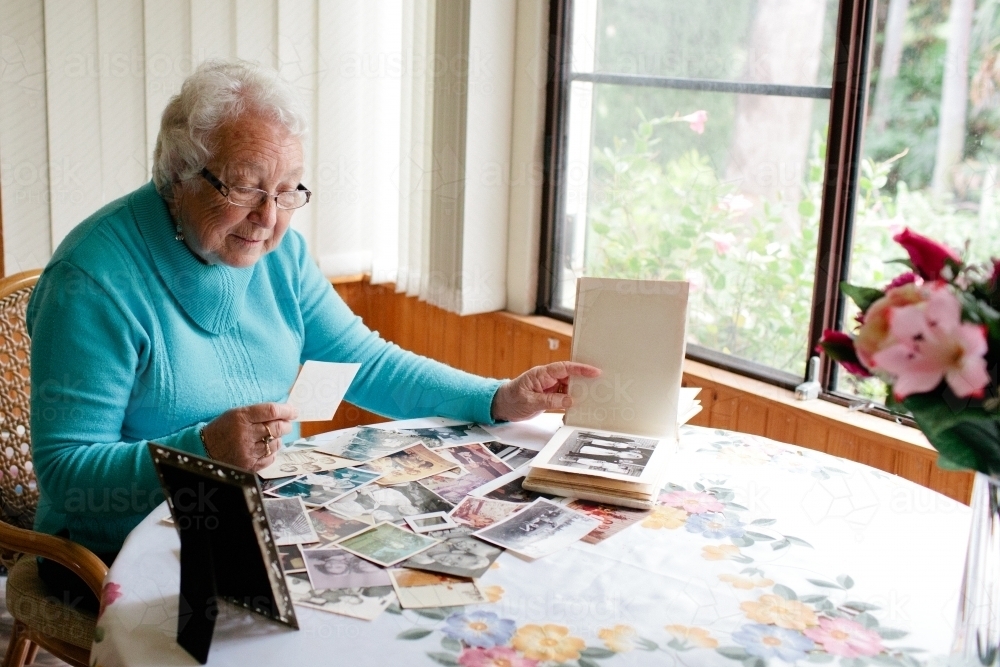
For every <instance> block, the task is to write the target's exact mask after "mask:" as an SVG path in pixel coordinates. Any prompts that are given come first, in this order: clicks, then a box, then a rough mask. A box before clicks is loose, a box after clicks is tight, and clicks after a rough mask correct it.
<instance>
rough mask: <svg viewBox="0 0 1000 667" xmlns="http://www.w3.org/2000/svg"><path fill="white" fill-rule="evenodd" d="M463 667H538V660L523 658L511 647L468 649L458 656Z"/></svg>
mask: <svg viewBox="0 0 1000 667" xmlns="http://www.w3.org/2000/svg"><path fill="white" fill-rule="evenodd" d="M458 664H460V665H462V667H536V665H538V661H537V660H531V659H529V658H522V657H521V656H519V655H518V654H517V651H515V650H514V649H512V648H510V647H509V646H494V647H493V648H467V649H465V650H464V651H462V655H460V656H458Z"/></svg>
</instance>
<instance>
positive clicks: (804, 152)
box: [539, 0, 1000, 399]
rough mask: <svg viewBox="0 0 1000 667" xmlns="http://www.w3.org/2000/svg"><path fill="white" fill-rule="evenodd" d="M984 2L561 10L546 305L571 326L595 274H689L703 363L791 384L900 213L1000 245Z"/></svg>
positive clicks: (864, 0) (990, 45)
mask: <svg viewBox="0 0 1000 667" xmlns="http://www.w3.org/2000/svg"><path fill="white" fill-rule="evenodd" d="M973 2H974V0H952V2H951V3H950V7H951V12H949V5H947V4H944V3H941V2H939V1H937V0H889V2H887V3H877V6H876V3H875V2H873V1H872V0H769V1H768V2H762V1H759V0H704V1H703V2H700V3H690V2H681V1H680V0H576V1H575V2H563V1H560V0H556V1H555V2H554V3H553V5H554V6H553V11H552V26H553V27H552V32H553V34H552V38H553V48H552V52H553V53H554V54H555V57H554V60H553V62H552V69H551V74H552V76H551V77H550V79H551V84H550V86H551V87H550V105H549V119H548V120H549V128H548V132H549V137H550V139H551V141H550V144H549V148H550V153H549V155H548V156H547V157H548V164H547V169H548V179H549V180H548V181H547V184H546V199H545V201H546V206H547V211H546V212H547V220H546V224H547V228H546V230H545V234H544V236H543V241H542V247H543V252H542V257H541V258H542V262H543V266H542V270H541V272H540V275H542V276H543V280H542V281H541V284H540V286H539V297H540V298H539V302H540V304H542V310H543V311H544V312H545V313H546V314H549V315H553V316H556V317H562V318H564V319H569V318H571V317H572V312H573V307H574V296H575V295H574V291H575V288H574V283H575V280H576V278H577V277H578V276H580V275H600V276H611V277H627V278H651V279H686V280H689V281H690V282H691V300H690V306H689V315H688V317H689V320H688V342H689V348H688V349H689V354H690V355H691V356H692V357H694V358H698V359H701V360H703V361H707V362H709V363H712V364H715V365H720V366H723V367H727V368H732V369H734V370H737V371H741V372H744V373H747V374H750V375H753V376H756V377H760V378H763V379H767V380H770V381H772V382H775V383H778V384H781V385H784V386H792V385H794V384H797V383H799V382H801V381H802V378H803V376H804V373H805V368H806V365H807V361H808V358H809V356H810V355H811V354H812V352H811V350H812V349H813V348H814V347H815V344H816V342H817V341H818V339H819V336H820V334H821V332H822V330H823V329H824V328H835V327H838V326H839V325H840V323H841V322H842V321H843V319H844V318H845V317H851V316H852V313H851V312H850V310H849V308H848V307H847V305H846V304H845V302H844V300H843V299H841V298H840V296H839V287H838V285H839V282H840V280H841V279H847V278H848V277H849V278H850V279H851V280H853V281H858V282H863V283H866V284H879V283H880V282H882V281H888V280H889V279H890V278H891V277H892V276H893V275H894V274H895V273H896V272H898V271H899V270H900V269H899V268H898V265H894V264H886V263H885V261H886V260H889V259H891V258H893V257H896V256H898V255H899V254H900V251H899V250H898V248H897V247H894V244H893V243H892V242H891V236H892V235H893V233H895V232H896V231H898V230H899V229H901V228H902V226H903V225H909V226H910V227H912V228H913V229H915V230H916V231H919V232H921V233H925V234H928V235H935V236H937V237H942V238H946V239H948V240H949V241H952V242H953V243H956V245H957V244H958V242H959V241H960V240H961V239H963V238H965V237H974V238H975V240H974V243H975V244H976V246H977V251H976V252H977V254H975V256H976V257H979V258H986V257H988V256H991V255H997V256H1000V234H997V231H998V227H1000V224H998V220H997V214H996V206H995V205H994V204H993V194H992V193H993V189H994V183H995V181H996V170H995V167H991V166H989V165H990V164H992V162H995V160H992V161H991V159H990V157H989V156H990V155H993V156H995V155H996V150H997V145H996V143H994V142H995V141H996V139H994V138H993V137H997V138H1000V122H998V120H997V116H998V114H997V113H996V111H997V109H998V106H997V98H998V97H1000V93H998V92H997V91H998V90H1000V60H998V59H997V57H996V56H995V55H992V54H993V51H995V50H996V46H997V41H998V38H1000V10H997V9H996V8H995V7H994V3H986V4H985V5H984V6H983V8H982V9H981V10H980V11H979V12H978V13H975V15H974V16H973V15H972V5H973ZM962 3H967V5H968V7H969V9H968V12H967V13H966V14H968V16H970V17H971V18H963V17H966V14H963V13H962V12H963V9H962V7H961V6H960V5H961V4H962ZM943 4H944V7H943V8H942V5H943ZM981 4H982V3H981ZM956 8H957V9H956ZM956 11H957V13H958V19H957V21H958V22H957V23H956V21H951V20H950V19H949V13H955V12H956ZM900 13H902V15H903V17H904V20H903V21H902V23H900V20H899V18H898V15H899V14H900ZM987 15H988V16H987ZM893 21H895V23H894V22H893ZM963 21H964V22H963ZM966 24H968V25H969V26H970V27H966ZM956 25H958V27H954V26H956ZM949 30H951V31H952V32H951V33H949V32H948V31H949ZM963 31H964V32H963ZM970 35H971V36H972V39H971V41H970ZM963 39H964V40H965V41H964V43H965V44H966V45H968V55H967V57H966V61H965V63H964V64H963V63H962V62H961V58H960V57H959V56H960V54H959V55H958V56H957V55H955V54H954V53H953V51H961V49H960V48H958V49H955V48H952V47H951V46H949V45H950V44H952V43H962V40H963ZM900 45H901V46H900ZM883 62H884V63H885V65H883ZM946 62H947V63H949V64H948V65H947V67H946V65H945V63H946ZM948 68H950V69H951V70H954V71H956V72H966V71H967V72H968V75H969V76H968V77H966V79H968V80H970V81H973V82H975V81H977V80H981V83H980V84H978V86H979V87H978V88H977V87H976V84H975V83H973V86H972V88H971V90H972V93H971V95H970V94H969V93H965V92H963V91H962V90H960V89H959V86H958V85H957V84H956V83H955V82H954V80H961V79H962V77H961V76H953V77H951V79H952V82H951V87H949V83H948V81H946V80H948V76H947V75H943V72H944V71H945V70H947V69H948ZM949 71H950V70H949ZM977 76H978V77H979V79H976V77H977ZM869 82H870V83H871V94H870V95H866V94H865V93H866V92H867V91H868V88H869ZM962 99H966V100H967V102H966V104H967V105H968V106H967V108H964V109H963V108H961V104H959V102H960V101H961V100H962ZM949 100H951V101H949ZM977 105H978V106H977ZM946 109H948V110H949V111H947V113H946V111H945V110H946ZM948 114H951V115H950V116H948ZM939 116H940V117H942V118H944V117H945V116H947V117H949V118H961V119H966V122H965V123H964V124H963V125H962V127H961V128H960V130H961V131H960V132H959V131H958V130H956V129H955V128H954V127H950V126H949V127H950V129H947V128H945V123H944V121H941V122H940V123H939V122H938V117H939ZM958 124H959V123H958V121H955V122H953V125H958ZM939 126H940V127H941V131H942V132H944V133H945V134H942V135H941V136H947V137H948V139H947V141H945V143H946V144H947V146H946V152H947V155H948V156H950V157H948V158H947V159H946V160H942V159H938V160H935V150H933V149H932V148H931V147H930V145H931V144H936V142H937V137H938V134H939V133H938V127H939ZM863 127H867V130H865V131H864V136H862V128H863ZM862 139H864V142H863V143H862V141H861V140H862ZM949 142H950V143H949ZM956 146H957V148H956ZM907 149H908V151H907ZM935 161H937V163H939V164H941V165H942V166H941V167H938V168H936V170H935V167H934V165H935ZM938 172H940V173H938ZM984 211H985V213H984ZM945 230H946V231H947V233H943V232H944V231H945ZM987 241H988V242H987ZM821 379H822V381H823V382H824V385H825V386H826V387H828V388H829V389H831V390H834V391H836V392H839V393H846V394H862V395H863V396H865V397H870V398H875V399H877V398H879V394H878V392H879V390H880V388H879V387H878V386H874V385H873V386H869V385H864V386H858V385H855V384H852V382H851V381H850V380H848V379H846V378H841V377H838V376H837V374H836V371H835V369H833V368H832V366H831V365H829V364H827V365H826V366H825V367H824V369H823V377H822V378H821Z"/></svg>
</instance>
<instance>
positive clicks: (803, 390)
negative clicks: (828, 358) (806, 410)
mask: <svg viewBox="0 0 1000 667" xmlns="http://www.w3.org/2000/svg"><path fill="white" fill-rule="evenodd" d="M818 377H819V357H811V358H810V359H809V372H808V373H807V374H806V381H805V382H803V383H802V384H800V385H799V386H797V387H796V388H795V398H796V399H798V400H800V401H811V400H812V399H814V398H819V395H820V394H821V393H822V392H823V387H822V386H821V385H820V383H819V380H817V378H818Z"/></svg>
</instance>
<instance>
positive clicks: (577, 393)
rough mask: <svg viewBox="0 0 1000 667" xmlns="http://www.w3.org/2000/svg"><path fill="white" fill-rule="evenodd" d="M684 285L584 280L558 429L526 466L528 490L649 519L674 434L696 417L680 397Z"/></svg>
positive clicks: (684, 392)
mask: <svg viewBox="0 0 1000 667" xmlns="http://www.w3.org/2000/svg"><path fill="white" fill-rule="evenodd" d="M687 302H688V283H687V282H682V281H660V280H617V279H611V278H580V279H579V281H578V282H577V297H576V316H575V319H574V327H573V351H572V359H573V361H576V362H580V363H584V364H590V365H593V366H597V367H598V368H600V369H601V370H602V372H601V375H600V377H596V378H580V377H573V378H571V379H570V383H569V394H570V396H572V397H573V407H572V408H570V409H569V410H567V411H566V417H565V422H564V424H565V425H564V426H562V427H561V428H560V429H559V430H558V431H557V432H556V434H555V435H554V436H553V437H552V438H551V439H550V440H549V441H548V443H547V444H546V445H545V447H543V448H542V450H541V452H539V453H538V455H537V456H536V457H535V458H534V460H533V461H532V462H531V464H530V466H531V467H530V471H529V472H528V475H527V476H526V477H525V479H524V482H523V486H524V488H525V489H528V490H531V491H535V492H538V493H549V494H555V495H560V496H569V497H572V498H580V499H583V500H592V501H596V502H602V503H610V504H615V505H621V506H624V507H634V508H637V509H649V508H651V507H652V506H653V503H654V501H655V500H656V496H657V493H658V492H659V490H660V487H661V486H662V484H663V480H664V476H665V474H666V473H667V463H668V458H669V455H670V452H672V451H673V450H674V449H675V447H676V445H677V432H678V427H679V425H680V424H683V423H684V422H686V421H688V420H689V419H691V418H692V417H693V416H695V415H696V414H697V413H698V412H700V411H701V406H700V405H699V404H698V401H697V400H696V399H695V396H696V395H697V393H698V391H699V390H698V389H691V388H682V387H681V375H682V372H683V366H684V347H685V330H686V322H687Z"/></svg>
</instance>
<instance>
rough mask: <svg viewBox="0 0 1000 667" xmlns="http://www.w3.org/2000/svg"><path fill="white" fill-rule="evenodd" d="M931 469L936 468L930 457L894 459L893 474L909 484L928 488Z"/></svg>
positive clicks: (899, 457)
mask: <svg viewBox="0 0 1000 667" xmlns="http://www.w3.org/2000/svg"><path fill="white" fill-rule="evenodd" d="M932 467H936V466H935V464H934V461H933V459H932V458H931V457H926V458H925V457H922V456H914V455H912V454H911V455H910V456H898V457H896V469H895V470H893V472H894V473H896V474H897V475H899V476H900V477H904V478H906V479H908V480H910V481H911V482H916V483H917V484H920V485H921V486H928V487H929V486H930V483H931V468H932Z"/></svg>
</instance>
